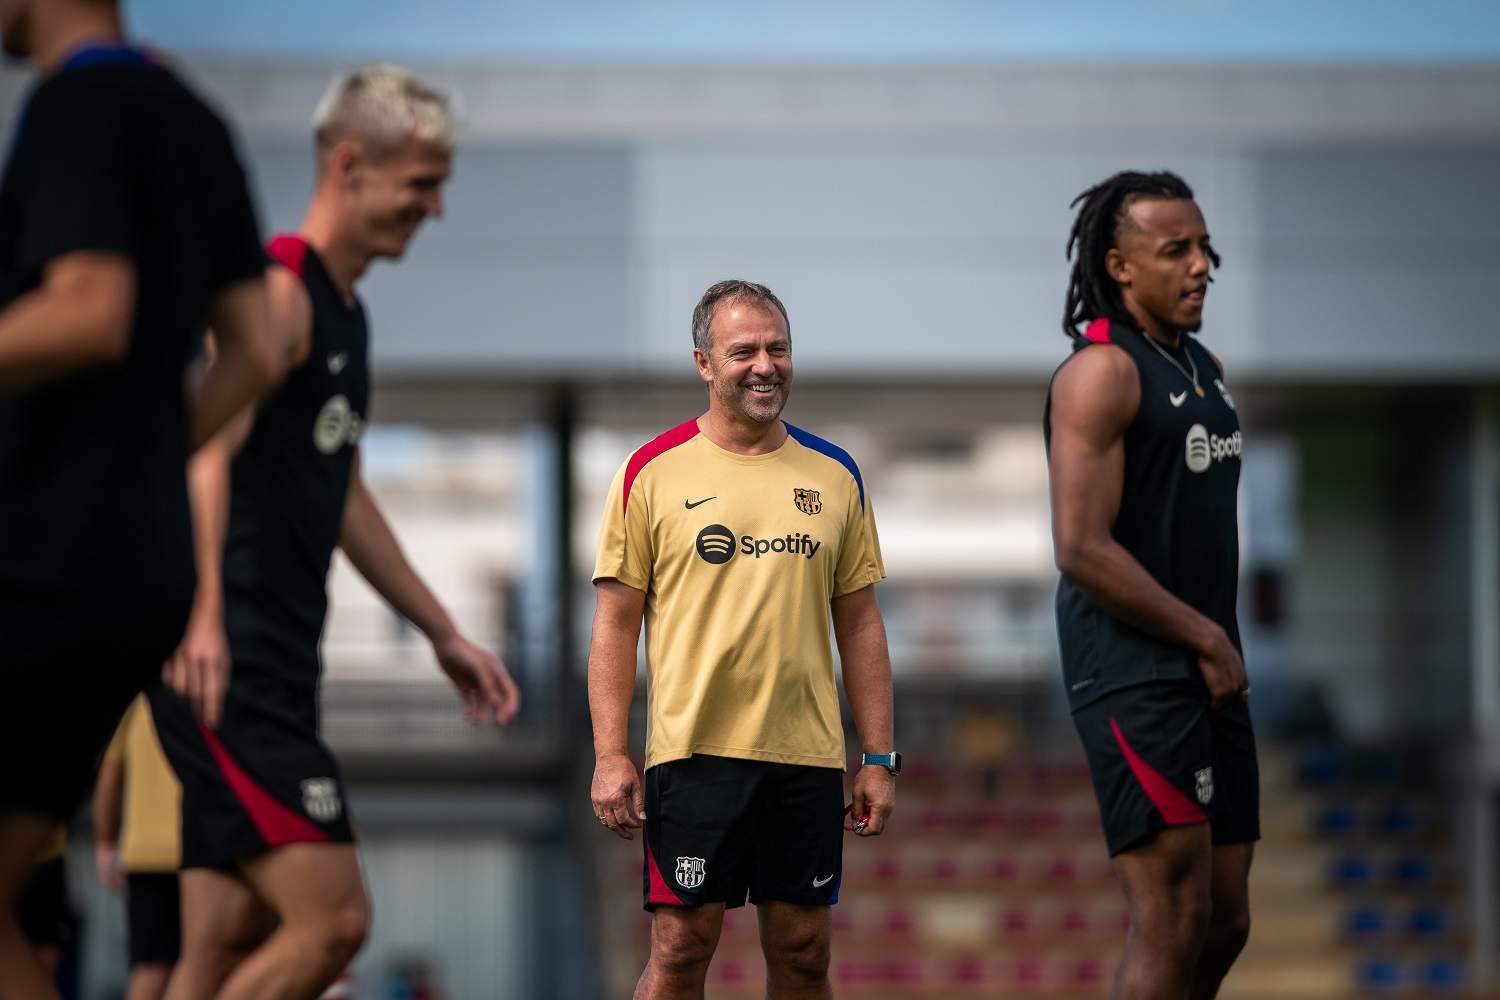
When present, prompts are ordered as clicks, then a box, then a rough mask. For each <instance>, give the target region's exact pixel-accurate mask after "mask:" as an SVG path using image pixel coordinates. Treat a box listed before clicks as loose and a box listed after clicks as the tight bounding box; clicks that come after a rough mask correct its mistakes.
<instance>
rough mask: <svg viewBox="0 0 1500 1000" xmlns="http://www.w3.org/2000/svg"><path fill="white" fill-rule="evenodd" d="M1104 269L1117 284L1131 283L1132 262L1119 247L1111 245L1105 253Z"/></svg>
mask: <svg viewBox="0 0 1500 1000" xmlns="http://www.w3.org/2000/svg"><path fill="white" fill-rule="evenodd" d="M1104 270H1105V273H1107V274H1108V275H1109V276H1110V279H1111V280H1112V281H1114V283H1115V284H1117V285H1126V286H1128V285H1129V284H1130V262H1129V261H1127V260H1126V259H1125V255H1124V254H1122V253H1121V252H1120V251H1119V250H1118V249H1117V248H1115V247H1110V248H1109V250H1108V251H1106V252H1105V254H1104Z"/></svg>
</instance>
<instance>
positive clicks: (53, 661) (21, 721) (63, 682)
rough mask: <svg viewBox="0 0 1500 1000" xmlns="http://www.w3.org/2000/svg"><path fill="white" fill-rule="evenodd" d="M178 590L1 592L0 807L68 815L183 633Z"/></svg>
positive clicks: (184, 604) (184, 603) (186, 599)
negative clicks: (159, 593) (151, 596)
mask: <svg viewBox="0 0 1500 1000" xmlns="http://www.w3.org/2000/svg"><path fill="white" fill-rule="evenodd" d="M0 530H4V527H3V526H0ZM153 585H154V584H153V582H152V581H150V580H144V581H143V582H142V583H141V584H140V587H141V588H142V589H144V590H149V589H150V588H151V587H152V586H153ZM181 596H182V598H183V599H182V600H181V604H180V607H178V606H176V602H175V600H174V599H172V598H167V597H163V599H162V600H161V601H160V602H159V603H158V602H153V601H147V600H143V599H132V598H130V597H129V596H127V595H122V596H121V597H119V598H117V599H116V600H115V601H114V602H113V603H112V604H111V603H110V602H108V601H104V600H102V599H101V600H93V599H86V598H82V597H80V598H70V599H67V600H63V599H60V598H59V599H42V598H37V597H34V596H28V595H24V594H17V593H15V592H11V591H6V590H0V637H3V638H0V691H4V697H0V760H5V761H9V762H10V763H9V765H8V766H7V767H6V768H5V770H4V774H3V776H0V809H19V810H23V811H27V812H37V813H41V814H43V815H46V816H51V817H54V818H56V819H59V820H64V821H65V820H67V819H69V818H71V817H72V815H73V812H74V810H76V809H77V808H78V804H79V802H80V800H81V799H82V798H83V797H84V795H85V794H86V793H87V791H88V789H89V787H90V785H91V784H92V783H93V777H94V769H95V767H96V766H97V765H98V762H99V757H100V755H102V754H103V753H104V748H105V747H106V746H108V744H109V739H110V737H111V736H113V735H114V732H115V727H116V726H117V725H119V722H120V718H121V716H123V715H124V714H125V709H126V708H127V707H129V705H130V702H131V701H132V700H133V699H134V698H135V696H136V695H138V694H140V692H141V690H142V689H143V688H145V686H146V685H147V684H148V683H149V682H150V681H151V679H152V678H154V677H158V676H160V674H161V665H162V663H164V662H165V661H166V658H167V657H168V656H170V655H171V653H172V650H173V649H175V648H176V646H177V643H178V642H179V641H180V640H181V638H182V631H183V629H184V628H185V627H186V624H187V612H188V608H189V606H190V602H191V596H192V595H191V591H189V592H188V593H186V594H184V595H181Z"/></svg>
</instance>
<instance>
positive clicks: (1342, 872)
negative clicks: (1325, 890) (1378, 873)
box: [1328, 854, 1375, 889]
mask: <svg viewBox="0 0 1500 1000" xmlns="http://www.w3.org/2000/svg"><path fill="white" fill-rule="evenodd" d="M1374 877H1375V865H1374V864H1373V863H1372V862H1371V861H1370V859H1369V858H1367V857H1365V856H1364V855H1360V854H1346V855H1342V856H1340V857H1337V858H1334V859H1333V862H1332V863H1331V864H1330V865H1329V866H1328V878H1329V881H1331V882H1332V883H1333V884H1334V885H1335V886H1336V887H1338V888H1341V889H1357V888H1361V887H1363V886H1367V885H1369V884H1370V882H1371V880H1373V879H1374Z"/></svg>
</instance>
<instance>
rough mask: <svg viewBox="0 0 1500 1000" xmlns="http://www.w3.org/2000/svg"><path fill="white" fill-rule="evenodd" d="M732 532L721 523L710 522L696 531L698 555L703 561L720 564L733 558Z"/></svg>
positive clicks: (733, 541) (733, 542)
mask: <svg viewBox="0 0 1500 1000" xmlns="http://www.w3.org/2000/svg"><path fill="white" fill-rule="evenodd" d="M734 547H735V538H734V532H732V531H730V530H729V529H728V528H726V527H724V526H723V525H722V524H710V525H709V526H708V527H706V528H704V529H703V530H702V531H700V532H698V555H699V556H701V557H702V559H703V561H704V562H707V563H713V564H714V565H715V566H722V565H723V564H724V563H727V562H728V561H729V560H731V559H733V558H734Z"/></svg>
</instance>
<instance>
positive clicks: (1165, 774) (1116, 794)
mask: <svg viewBox="0 0 1500 1000" xmlns="http://www.w3.org/2000/svg"><path fill="white" fill-rule="evenodd" d="M1073 723H1074V725H1076V726H1077V727H1078V735H1079V736H1080V737H1082V739H1083V749H1084V752H1085V754H1086V755H1087V756H1088V762H1089V771H1090V772H1091V773H1092V775H1093V778H1094V794H1095V795H1096V796H1097V797H1098V799H1099V813H1100V816H1101V817H1102V819H1103V821H1104V836H1105V839H1106V840H1107V841H1108V843H1109V854H1110V857H1114V856H1115V855H1117V854H1119V853H1120V852H1121V851H1126V850H1129V849H1130V848H1131V847H1133V846H1135V845H1136V844H1138V843H1140V842H1141V841H1142V840H1144V839H1145V838H1147V837H1149V836H1151V835H1152V834H1154V833H1156V832H1157V831H1159V830H1161V829H1163V828H1164V827H1168V826H1185V825H1188V824H1192V823H1211V824H1212V827H1213V842H1214V843H1215V844H1248V843H1252V842H1254V841H1257V840H1259V839H1260V769H1259V766H1258V765H1257V763H1256V757H1255V732H1254V730H1253V729H1252V727H1251V724H1250V707H1249V706H1248V705H1247V704H1245V702H1243V701H1238V700H1236V701H1234V702H1232V703H1230V704H1229V705H1227V706H1226V707H1224V708H1222V709H1219V710H1214V709H1213V708H1212V707H1211V706H1210V704H1209V698H1208V692H1207V689H1205V688H1204V687H1203V686H1202V685H1201V684H1194V683H1191V682H1157V683H1150V684H1138V685H1135V686H1134V687H1128V688H1121V689H1120V690H1118V691H1112V692H1110V693H1108V694H1106V695H1103V696H1101V697H1100V698H1099V699H1098V700H1096V701H1093V702H1091V703H1090V704H1088V705H1087V706H1085V707H1083V708H1081V709H1079V710H1078V711H1077V712H1075V713H1073Z"/></svg>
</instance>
